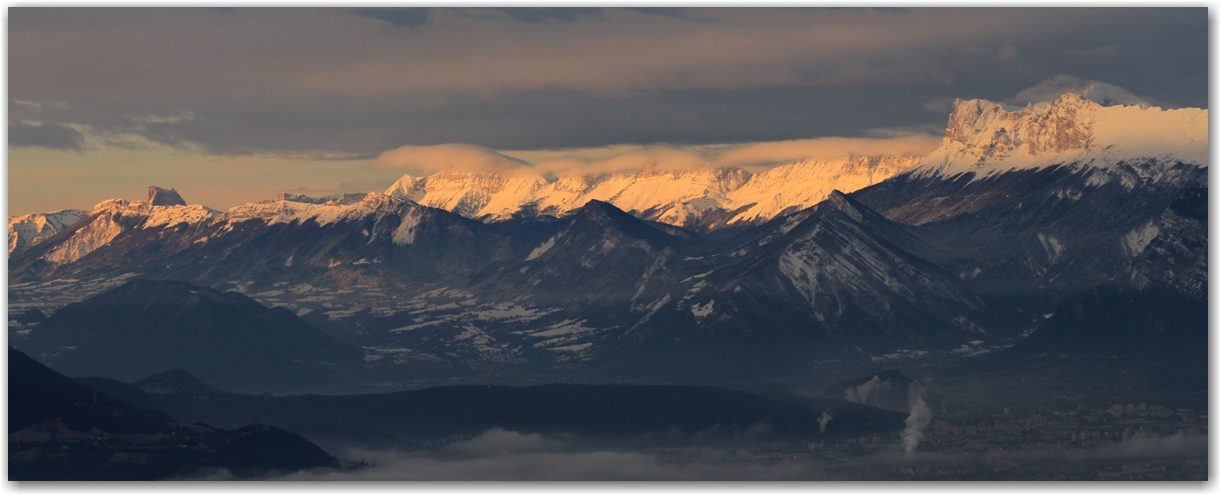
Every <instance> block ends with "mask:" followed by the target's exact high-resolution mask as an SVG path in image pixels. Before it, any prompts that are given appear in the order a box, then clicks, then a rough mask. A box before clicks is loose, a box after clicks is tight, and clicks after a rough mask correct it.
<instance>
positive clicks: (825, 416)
mask: <svg viewBox="0 0 1220 494" xmlns="http://www.w3.org/2000/svg"><path fill="white" fill-rule="evenodd" d="M833 418H834V415H831V414H830V409H829V408H827V409H825V410H823V411H822V415H821V416H819V417H818V430H819V431H820V432H821V433H822V434H825V433H826V424H829V423H830V419H833Z"/></svg>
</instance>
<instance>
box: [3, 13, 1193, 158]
mask: <svg viewBox="0 0 1220 494" xmlns="http://www.w3.org/2000/svg"><path fill="white" fill-rule="evenodd" d="M9 64H10V70H9V74H10V80H9V91H10V95H9V96H10V99H11V100H21V101H64V102H67V106H66V107H65V109H64V110H63V111H57V112H54V113H53V114H39V115H38V116H37V118H35V116H34V115H33V112H35V110H34V109H31V108H26V107H23V106H20V105H13V106H11V107H10V115H12V116H14V117H15V118H18V119H23V120H26V121H42V122H49V123H51V124H57V125H64V124H77V125H84V126H88V128H91V129H95V130H96V131H97V132H99V133H102V134H106V133H111V134H120V133H131V134H138V135H142V136H145V137H147V138H149V139H151V140H153V141H156V142H162V143H166V144H170V145H175V146H191V147H197V148H199V149H202V150H204V151H205V152H209V153H216V154H249V153H283V154H308V153H314V154H327V155H329V154H336V155H344V156H351V155H369V154H376V153H379V152H381V151H384V150H386V149H391V148H395V147H398V146H401V145H426V144H437V143H446V142H467V143H475V144H481V145H486V146H491V147H495V148H517V149H522V148H535V147H578V146H598V145H606V144H632V143H654V142H669V143H674V144H700V143H712V142H744V141H760V140H778V139H796V138H812V137H819V136H859V135H868V134H869V132H870V131H873V130H874V129H884V128H895V127H901V128H916V129H928V128H937V127H940V126H943V124H944V120H945V117H946V114H947V112H946V109H947V106H948V105H947V104H945V102H946V101H948V102H951V101H952V100H953V99H954V98H986V99H992V100H1005V99H1009V98H1012V97H1014V95H1016V94H1018V93H1019V92H1021V91H1022V90H1025V89H1026V88H1029V87H1032V86H1035V85H1037V84H1039V83H1040V82H1042V81H1045V80H1048V79H1052V78H1055V77H1057V76H1060V75H1069V76H1073V77H1077V78H1080V79H1082V80H1095V81H1102V82H1106V83H1109V84H1114V85H1116V86H1120V87H1122V88H1125V89H1127V90H1129V91H1131V92H1132V93H1134V94H1136V95H1138V96H1140V97H1144V98H1146V99H1149V101H1159V102H1163V103H1165V104H1167V105H1171V106H1197V107H1205V106H1206V104H1207V101H1206V100H1207V11H1206V9H1202V8H1199V9H1098V10H1081V9H996V10H989V9H915V10H905V9H899V10H866V9H666V10H656V11H653V10H648V11H638V10H631V9H559V8H543V9H358V10H345V9H237V10H226V11H218V10H212V9H39V8H13V9H10V18H9ZM43 113H46V112H43Z"/></svg>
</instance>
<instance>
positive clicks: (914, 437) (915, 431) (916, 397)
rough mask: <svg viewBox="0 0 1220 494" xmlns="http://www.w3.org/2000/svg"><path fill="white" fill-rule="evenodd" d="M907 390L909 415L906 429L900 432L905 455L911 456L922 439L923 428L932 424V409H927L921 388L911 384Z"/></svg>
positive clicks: (918, 385)
mask: <svg viewBox="0 0 1220 494" xmlns="http://www.w3.org/2000/svg"><path fill="white" fill-rule="evenodd" d="M908 389H909V391H907V402H908V403H909V404H910V407H911V414H910V415H908V416H907V420H906V424H907V427H906V429H903V430H902V448H903V449H904V450H906V452H907V454H912V453H914V452H915V447H916V446H919V441H920V440H922V439H923V430H924V428H925V427H927V426H928V424H929V423H930V422H932V409H931V408H928V403H927V402H926V401H924V399H923V395H924V388H923V386H921V385H920V384H919V383H918V382H913V383H911V386H910V387H909V388H908Z"/></svg>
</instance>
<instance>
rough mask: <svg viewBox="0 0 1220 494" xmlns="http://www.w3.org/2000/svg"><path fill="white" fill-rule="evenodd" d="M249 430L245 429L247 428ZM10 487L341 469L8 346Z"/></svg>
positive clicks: (324, 458) (310, 448) (272, 433)
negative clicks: (137, 401)
mask: <svg viewBox="0 0 1220 494" xmlns="http://www.w3.org/2000/svg"><path fill="white" fill-rule="evenodd" d="M242 425H245V424H242ZM8 431H9V434H8V453H9V457H8V468H9V480H158V479H171V478H179V477H184V476H191V475H196V474H207V473H211V472H215V471H216V470H217V469H226V470H228V471H229V472H230V473H232V474H234V475H236V476H238V477H257V476H260V475H267V474H270V473H274V472H281V473H282V472H292V471H296V470H301V469H309V468H315V467H338V466H339V463H338V461H336V460H335V458H333V457H331V456H330V455H329V454H327V453H326V452H325V451H323V450H322V449H321V448H319V447H318V446H317V445H315V444H313V443H311V442H309V441H308V440H306V439H304V438H302V437H301V436H300V435H297V434H294V433H291V432H287V431H285V430H282V429H278V428H276V427H267V426H263V425H246V426H244V427H241V428H240V429H237V430H224V429H217V428H213V427H210V426H206V425H203V424H194V425H186V424H181V423H176V422H175V421H174V419H172V418H170V416H169V415H166V414H165V413H162V412H159V411H154V410H148V409H144V408H140V407H136V406H132V405H131V404H128V403H126V402H125V401H123V400H120V399H116V398H114V397H111V396H108V395H107V394H106V393H104V392H99V390H97V389H91V388H89V387H86V386H84V385H81V384H79V383H77V382H74V381H73V380H71V379H69V378H67V377H65V376H63V375H61V374H59V373H57V372H55V371H53V370H51V369H48V368H47V367H46V366H44V365H42V364H40V363H38V362H36V361H35V360H34V359H32V358H30V357H29V356H27V355H25V354H23V353H21V352H19V351H17V350H14V349H13V348H12V347H9V352H8Z"/></svg>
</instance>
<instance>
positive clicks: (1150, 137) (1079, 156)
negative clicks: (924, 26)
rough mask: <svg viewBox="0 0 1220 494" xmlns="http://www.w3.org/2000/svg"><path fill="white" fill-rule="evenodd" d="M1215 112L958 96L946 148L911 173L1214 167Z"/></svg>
mask: <svg viewBox="0 0 1220 494" xmlns="http://www.w3.org/2000/svg"><path fill="white" fill-rule="evenodd" d="M1207 147H1208V140H1207V110H1202V109H1197V108H1185V109H1178V110H1163V109H1161V108H1157V107H1150V108H1143V107H1140V106H1125V105H1117V106H1109V107H1106V106H1102V105H1100V104H1097V103H1095V102H1093V101H1089V100H1087V99H1084V98H1082V97H1081V96H1080V95H1078V94H1072V93H1068V94H1064V95H1063V96H1060V97H1059V98H1058V99H1056V100H1055V101H1052V102H1047V103H1039V104H1036V105H1032V104H1031V105H1027V106H1026V107H1025V108H1022V109H1015V108H1013V107H1010V106H1008V105H1004V104H1001V103H995V102H991V101H986V100H967V101H962V100H958V101H956V102H955V103H954V105H953V113H952V114H951V115H950V116H949V125H948V128H946V129H945V138H944V140H943V141H942V142H941V146H940V147H939V148H937V150H936V151H933V152H932V153H931V154H929V155H928V156H927V157H925V158H924V159H923V160H922V161H921V162H920V163H919V165H918V166H916V167H915V168H913V169H912V170H911V171H910V173H912V174H919V175H940V176H946V177H947V176H954V175H958V174H962V173H968V172H974V173H975V174H976V177H975V178H981V177H984V176H988V175H993V174H996V173H1003V172H1006V171H1010V170H1014V169H1029V168H1039V167H1043V166H1049V165H1056V164H1071V163H1076V164H1078V165H1082V166H1106V165H1109V164H1114V163H1117V162H1119V161H1123V160H1132V159H1137V158H1159V159H1167V160H1180V161H1183V162H1187V163H1193V164H1196V165H1199V166H1207V163H1208V162H1207Z"/></svg>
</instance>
